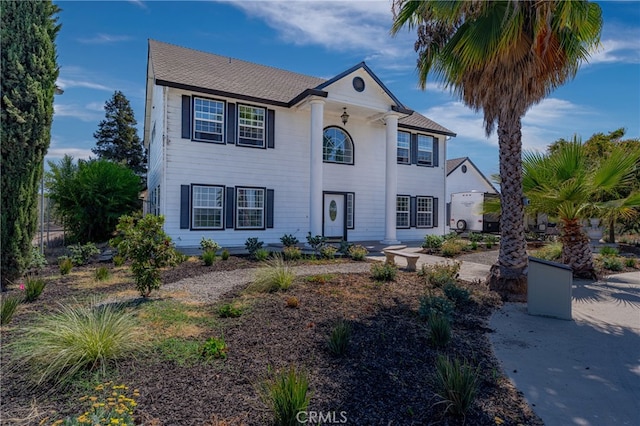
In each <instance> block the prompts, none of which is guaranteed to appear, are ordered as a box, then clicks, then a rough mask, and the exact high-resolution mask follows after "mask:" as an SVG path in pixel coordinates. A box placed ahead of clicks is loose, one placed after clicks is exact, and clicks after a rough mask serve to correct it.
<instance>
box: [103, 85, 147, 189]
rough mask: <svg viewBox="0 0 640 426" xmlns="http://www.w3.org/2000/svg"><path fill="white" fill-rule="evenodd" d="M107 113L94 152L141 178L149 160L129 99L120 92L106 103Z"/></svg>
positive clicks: (105, 109)
mask: <svg viewBox="0 0 640 426" xmlns="http://www.w3.org/2000/svg"><path fill="white" fill-rule="evenodd" d="M104 111H105V116H106V118H105V119H104V120H102V121H101V122H100V124H99V125H98V131H97V132H95V133H94V134H93V137H94V138H96V147H95V148H93V149H92V150H91V151H92V152H93V153H94V154H96V155H97V156H98V158H102V159H105V160H110V161H113V162H116V163H122V164H126V165H127V167H129V168H130V169H131V170H133V172H134V173H135V174H137V175H138V176H140V177H142V176H143V175H144V174H145V172H146V170H147V168H146V157H145V152H144V148H143V146H142V142H141V140H140V137H139V136H138V131H137V130H136V127H135V126H136V124H137V121H136V119H135V117H134V115H133V109H132V108H131V104H130V103H129V100H128V99H127V98H126V96H125V95H124V94H123V93H122V92H121V91H119V90H117V91H116V92H115V93H114V94H113V96H112V97H111V99H109V100H108V101H107V102H106V103H105V104H104Z"/></svg>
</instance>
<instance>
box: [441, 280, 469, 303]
mask: <svg viewBox="0 0 640 426" xmlns="http://www.w3.org/2000/svg"><path fill="white" fill-rule="evenodd" d="M443 290H444V295H445V296H447V298H448V299H449V300H451V301H452V302H453V303H455V304H456V306H463V305H466V304H468V303H469V302H470V301H471V294H470V293H469V290H467V289H466V288H462V287H458V286H457V285H456V284H454V283H449V284H447V285H445V286H444V289H443Z"/></svg>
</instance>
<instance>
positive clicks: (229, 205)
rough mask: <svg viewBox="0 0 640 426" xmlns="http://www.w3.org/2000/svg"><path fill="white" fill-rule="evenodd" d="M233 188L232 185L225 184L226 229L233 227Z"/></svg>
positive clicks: (234, 204)
mask: <svg viewBox="0 0 640 426" xmlns="http://www.w3.org/2000/svg"><path fill="white" fill-rule="evenodd" d="M235 191H236V190H235V188H234V187H233V186H227V199H226V202H225V206H224V207H225V215H226V217H225V222H226V223H225V225H226V227H227V229H233V222H234V219H235V215H234V211H235V207H236V203H235V195H236V192H235Z"/></svg>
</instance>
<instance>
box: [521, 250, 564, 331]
mask: <svg viewBox="0 0 640 426" xmlns="http://www.w3.org/2000/svg"><path fill="white" fill-rule="evenodd" d="M528 281H529V282H528V285H527V309H528V312H529V315H538V316H545V317H552V318H559V319H564V320H571V319H572V317H571V287H572V286H573V272H572V271H571V268H570V267H568V266H567V265H563V264H562V263H556V262H549V261H547V260H543V259H538V258H535V257H529V275H528Z"/></svg>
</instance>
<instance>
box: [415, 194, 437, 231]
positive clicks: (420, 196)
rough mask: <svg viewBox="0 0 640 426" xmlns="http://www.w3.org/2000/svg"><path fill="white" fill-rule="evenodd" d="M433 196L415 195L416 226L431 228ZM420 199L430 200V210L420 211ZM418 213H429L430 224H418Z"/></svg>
mask: <svg viewBox="0 0 640 426" xmlns="http://www.w3.org/2000/svg"><path fill="white" fill-rule="evenodd" d="M433 198H434V197H432V196H430V195H417V196H416V228H433V227H434V226H433ZM421 199H428V200H431V210H430V211H428V212H427V211H423V212H421V211H420V200H421ZM420 213H422V214H428V215H431V225H428V226H425V225H419V223H420V219H419V217H420Z"/></svg>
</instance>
